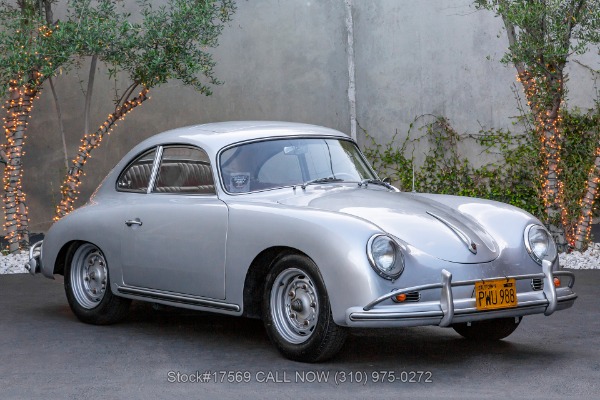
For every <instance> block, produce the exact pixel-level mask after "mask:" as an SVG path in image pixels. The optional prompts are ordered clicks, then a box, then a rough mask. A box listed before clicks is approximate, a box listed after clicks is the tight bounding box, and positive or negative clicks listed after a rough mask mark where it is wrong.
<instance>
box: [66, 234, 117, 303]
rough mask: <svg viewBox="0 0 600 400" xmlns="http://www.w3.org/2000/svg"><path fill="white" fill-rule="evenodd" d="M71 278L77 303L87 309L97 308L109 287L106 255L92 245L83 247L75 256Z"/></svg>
mask: <svg viewBox="0 0 600 400" xmlns="http://www.w3.org/2000/svg"><path fill="white" fill-rule="evenodd" d="M70 278H71V287H72V290H73V295H74V296H75V299H76V300H77V302H78V303H79V304H80V305H81V306H82V307H84V308H87V309H92V308H95V307H97V306H98V304H99V303H100V302H101V301H102V299H103V298H104V294H105V293H106V288H107V286H108V282H107V279H108V270H107V269H106V260H105V259H104V254H102V252H101V251H100V250H99V249H98V248H97V247H96V246H94V245H92V244H89V243H87V244H84V245H81V246H80V247H79V248H78V249H77V251H75V254H74V255H73V260H72V261H71V276H70Z"/></svg>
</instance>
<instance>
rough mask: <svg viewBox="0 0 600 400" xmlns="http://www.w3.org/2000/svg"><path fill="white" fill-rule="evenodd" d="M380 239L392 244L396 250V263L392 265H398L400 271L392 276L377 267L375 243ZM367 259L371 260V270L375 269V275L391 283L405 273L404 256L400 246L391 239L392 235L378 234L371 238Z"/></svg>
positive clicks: (368, 243) (368, 244)
mask: <svg viewBox="0 0 600 400" xmlns="http://www.w3.org/2000/svg"><path fill="white" fill-rule="evenodd" d="M380 237H383V238H385V239H387V240H388V242H389V243H390V244H391V246H392V248H393V249H394V257H395V258H394V262H393V264H392V265H393V266H396V265H398V270H397V272H396V273H394V274H390V273H388V272H386V271H384V270H382V269H381V268H380V267H379V266H378V265H377V262H376V260H375V257H374V256H373V242H374V241H375V240H377V239H378V238H380ZM367 257H368V258H369V264H371V268H373V270H374V271H375V273H377V275H379V276H380V277H382V278H383V279H387V280H389V281H394V280H396V279H398V278H399V277H400V275H402V273H403V272H404V255H403V254H402V252H401V251H400V245H399V244H398V243H397V242H396V241H395V240H394V239H393V238H392V237H390V235H386V234H384V233H377V234H375V235H373V236H371V237H370V238H369V241H368V242H367Z"/></svg>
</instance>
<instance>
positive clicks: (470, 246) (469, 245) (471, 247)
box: [427, 211, 477, 254]
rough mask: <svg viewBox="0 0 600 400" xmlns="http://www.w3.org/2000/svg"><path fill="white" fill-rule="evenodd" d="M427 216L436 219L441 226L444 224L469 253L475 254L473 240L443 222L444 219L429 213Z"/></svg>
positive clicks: (451, 225)
mask: <svg viewBox="0 0 600 400" xmlns="http://www.w3.org/2000/svg"><path fill="white" fill-rule="evenodd" d="M427 214H429V215H431V216H432V217H433V218H435V219H437V220H438V221H440V222H441V223H442V224H444V225H446V226H447V227H448V228H450V230H451V231H452V232H454V234H455V235H456V236H458V238H459V239H460V240H461V242H463V243H464V244H465V246H467V249H469V251H470V252H471V253H473V254H477V244H476V243H475V242H474V241H473V239H471V238H470V237H469V235H467V234H466V233H464V232H463V231H462V230H460V229H459V228H458V227H456V226H455V225H454V224H452V223H451V222H449V221H447V220H445V219H444V218H442V217H440V216H439V215H436V214H434V213H432V212H431V211H427Z"/></svg>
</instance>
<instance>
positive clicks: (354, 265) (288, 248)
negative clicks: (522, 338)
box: [28, 122, 577, 362]
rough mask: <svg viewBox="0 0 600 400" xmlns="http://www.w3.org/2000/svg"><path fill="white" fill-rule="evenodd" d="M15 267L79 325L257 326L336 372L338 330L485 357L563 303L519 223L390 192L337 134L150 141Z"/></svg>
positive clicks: (257, 132) (555, 279)
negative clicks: (371, 331)
mask: <svg viewBox="0 0 600 400" xmlns="http://www.w3.org/2000/svg"><path fill="white" fill-rule="evenodd" d="M30 253H31V254H30V261H29V263H28V269H29V270H30V272H31V273H36V272H41V273H43V274H44V275H45V276H47V277H48V278H53V277H54V275H56V274H59V275H64V286H65V291H66V295H67V299H68V302H69V305H70V306H71V309H72V310H73V312H74V314H75V315H76V316H77V317H78V318H79V319H80V320H82V321H84V322H87V323H92V324H110V323H114V322H117V321H118V320H120V319H122V318H123V317H124V316H125V315H126V312H127V309H128V306H129V303H130V301H131V299H134V300H142V301H151V302H155V303H161V304H166V305H170V306H176V307H186V308H191V309H197V310H204V311H214V312H218V313H224V314H230V315H237V316H248V317H257V318H262V319H263V321H264V324H265V327H266V331H267V333H268V335H269V337H270V338H271V340H272V341H273V343H274V344H275V345H276V346H277V348H278V349H279V350H280V351H281V352H282V353H283V354H284V355H285V356H286V357H289V358H291V359H294V360H299V361H306V362H315V361H320V360H325V359H327V358H329V357H332V356H333V355H335V354H336V352H338V351H339V350H340V348H341V347H342V345H343V343H344V340H345V338H346V334H347V332H348V329H349V328H352V327H372V328H380V327H406V326H420V325H438V326H441V327H452V328H454V330H456V332H458V333H459V334H460V335H462V336H464V337H466V338H469V339H480V340H499V339H502V338H505V337H506V336H508V335H510V334H511V333H512V332H513V331H514V330H515V329H516V328H517V326H518V325H519V323H520V321H521V318H522V317H523V316H525V315H530V314H538V313H544V314H545V315H550V314H552V313H553V312H554V311H556V310H562V309H566V308H569V307H571V306H572V305H573V303H574V301H575V299H576V298H577V295H576V294H575V293H574V292H573V290H572V288H573V283H574V276H573V274H572V273H571V272H568V271H562V270H561V268H560V266H559V263H558V257H557V251H556V246H555V244H554V242H553V241H552V239H551V237H550V235H549V233H548V231H547V230H546V229H545V228H544V225H543V224H542V223H540V221H538V220H537V219H536V218H534V217H533V216H532V215H530V214H528V213H526V212H524V211H522V210H520V209H518V208H515V207H512V206H509V205H506V204H502V203H497V202H493V201H487V200H481V199H474V198H467V197H457V196H447V195H435V194H425V193H402V192H399V190H397V189H396V188H394V187H393V186H391V185H389V184H388V183H385V182H383V181H381V180H379V178H378V177H377V175H376V174H375V172H373V170H372V169H371V167H370V166H369V164H368V163H367V162H366V161H365V158H364V157H363V155H362V154H361V152H360V151H359V149H358V148H357V146H356V144H355V143H354V142H353V141H352V140H350V139H349V138H348V137H347V136H346V135H344V134H342V133H340V132H338V131H335V130H331V129H327V128H323V127H318V126H312V125H304V124H295V123H280V122H228V123H215V124H207V125H200V126H193V127H186V128H180V129H176V130H172V131H169V132H165V133H162V134H159V135H156V136H153V137H151V138H149V139H147V140H145V141H143V142H142V143H140V144H139V145H137V146H136V147H135V148H134V149H133V150H131V151H130V152H129V153H128V154H127V155H126V156H125V157H124V158H123V159H122V160H121V162H119V163H118V164H117V165H116V167H115V168H114V169H113V170H112V171H111V172H110V173H109V174H108V176H107V177H106V178H105V179H104V181H103V182H102V183H101V185H100V187H99V188H98V189H97V190H96V192H95V193H94V194H93V196H92V197H91V199H90V200H89V202H88V203H87V204H86V205H85V206H83V207H81V208H79V209H77V210H76V211H74V212H73V213H71V214H69V215H68V216H66V217H65V218H63V219H61V220H60V221H58V222H56V223H55V224H54V225H53V226H52V228H51V229H50V230H49V232H48V233H47V235H46V237H45V239H44V241H43V243H42V242H39V243H36V244H35V245H34V246H32V248H31V251H30Z"/></svg>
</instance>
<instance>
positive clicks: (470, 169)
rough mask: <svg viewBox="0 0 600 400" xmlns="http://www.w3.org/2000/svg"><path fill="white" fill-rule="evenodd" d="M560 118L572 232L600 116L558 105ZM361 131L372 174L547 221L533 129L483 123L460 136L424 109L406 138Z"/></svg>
mask: <svg viewBox="0 0 600 400" xmlns="http://www.w3.org/2000/svg"><path fill="white" fill-rule="evenodd" d="M523 118H526V117H523ZM562 124H563V125H562V126H563V128H564V135H565V144H564V146H563V147H562V155H561V162H562V164H563V165H562V168H563V171H564V176H565V177H566V179H565V187H564V191H565V200H566V205H567V209H568V214H569V219H568V220H569V225H568V226H567V227H565V228H566V229H571V230H572V229H574V227H575V224H576V222H577V217H578V215H579V214H580V211H581V203H580V200H581V198H582V196H583V194H584V192H585V184H586V180H587V177H588V171H589V169H590V168H591V166H592V163H593V162H594V149H595V148H596V146H597V145H598V142H599V140H600V127H599V126H600V115H599V114H598V113H597V112H596V113H593V114H592V113H587V114H586V113H583V112H582V111H580V110H578V109H575V110H571V111H563V115H562ZM526 125H527V124H526ZM363 132H364V134H365V135H366V138H367V145H366V146H365V149H364V153H365V155H366V156H367V158H368V159H369V161H370V162H371V164H372V165H373V167H374V168H375V170H376V171H377V173H378V174H379V175H380V176H387V177H389V178H390V179H391V180H392V182H394V183H395V184H396V185H397V186H399V187H400V188H401V189H402V190H404V191H411V190H413V184H414V190H415V191H417V192H430V193H442V194H452V195H459V196H471V197H481V198H486V199H490V200H496V201H501V202H504V203H508V204H512V205H514V206H517V207H520V208H522V209H525V210H526V211H528V212H530V213H532V214H533V215H535V216H536V217H538V218H540V219H541V220H545V215H544V213H545V207H544V204H543V199H542V195H541V176H540V172H539V171H540V168H541V162H542V160H541V159H540V148H539V146H540V143H539V141H538V140H537V138H536V136H535V132H534V131H533V130H528V131H526V132H525V133H523V134H515V133H513V132H511V131H509V130H502V129H481V130H480V131H479V132H478V133H477V134H459V133H458V132H457V131H456V130H455V129H454V128H453V127H452V126H451V124H450V122H449V121H448V119H447V118H445V117H442V116H435V115H429V114H427V115H421V116H419V117H417V118H415V120H414V121H413V122H412V123H411V124H410V126H409V129H408V132H407V133H406V136H405V137H404V139H399V136H400V135H399V132H396V134H395V135H394V136H393V138H392V139H391V140H390V141H389V142H388V143H383V144H381V143H377V142H376V141H375V139H374V137H373V136H372V135H370V134H369V133H368V132H367V131H366V130H364V129H363ZM463 146H469V147H471V148H473V147H474V148H476V149H479V153H478V156H477V157H475V158H477V159H478V164H475V163H474V162H473V159H470V158H467V157H466V156H464V155H463V154H461V148H462V147H463ZM481 160H484V161H483V162H482V161H481ZM413 182H414V183H413ZM596 209H597V207H596Z"/></svg>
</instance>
